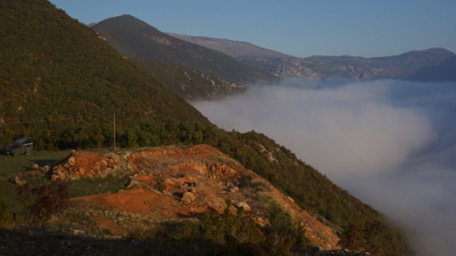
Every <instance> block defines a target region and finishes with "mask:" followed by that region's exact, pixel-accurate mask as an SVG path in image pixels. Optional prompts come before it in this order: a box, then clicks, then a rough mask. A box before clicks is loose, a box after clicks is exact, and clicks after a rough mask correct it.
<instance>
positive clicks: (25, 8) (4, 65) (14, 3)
mask: <svg viewBox="0 0 456 256" xmlns="http://www.w3.org/2000/svg"><path fill="white" fill-rule="evenodd" d="M0 20H1V22H0V38H1V40H0V49H7V50H4V51H2V52H1V54H0V95H2V97H1V98H0V144H2V145H5V144H8V143H11V142H12V141H13V139H15V138H17V137H21V136H25V135H27V136H31V137H33V138H34V140H35V144H36V146H37V148H38V149H47V150H50V149H69V148H99V147H110V146H112V141H113V136H114V135H113V127H112V117H113V115H112V114H113V112H114V111H115V113H116V124H117V129H116V135H115V136H116V139H117V145H118V146H120V147H127V148H132V147H140V146H160V145H170V144H184V145H185V144H200V143H206V144H209V145H212V146H214V147H216V148H218V149H220V150H221V151H223V152H224V153H226V154H228V155H229V156H231V157H232V158H234V159H236V160H237V161H239V162H240V163H241V164H242V165H244V166H245V167H246V168H249V169H252V170H253V171H255V172H256V173H258V174H259V175H261V176H263V177H265V178H266V179H268V180H269V181H270V182H271V183H272V184H273V185H274V186H276V187H278V188H279V189H281V190H283V191H284V192H286V193H287V194H288V195H290V196H291V197H293V198H294V199H295V201H296V202H297V203H298V204H299V205H300V206H301V207H302V208H303V209H306V210H308V211H309V212H311V213H313V214H314V215H316V216H320V218H321V219H322V220H324V219H326V220H328V221H330V222H331V223H333V224H334V225H335V227H336V228H340V229H341V230H342V232H343V231H345V233H343V237H344V240H343V243H344V244H345V245H347V246H350V247H356V248H357V249H363V250H372V251H375V252H378V254H377V255H404V254H408V250H407V248H406V246H405V243H404V241H403V240H402V239H401V237H400V235H399V234H398V231H397V230H395V229H392V228H390V226H389V225H388V223H387V222H386V221H385V220H384V219H383V217H382V216H381V215H380V214H379V213H378V212H376V211H375V210H373V209H372V208H371V207H369V206H367V205H365V204H363V203H362V202H360V201H359V200H357V199H356V198H354V197H352V196H351V195H350V194H349V193H348V192H346V191H344V190H342V189H340V188H339V187H337V186H336V185H335V184H333V183H332V182H331V181H330V180H329V179H327V178H326V177H325V176H323V175H321V174H320V173H319V172H318V171H317V170H316V169H314V168H312V167H311V166H309V165H307V164H305V163H304V162H302V161H300V160H298V159H297V158H296V156H295V155H294V154H293V153H291V152H290V151H289V150H287V149H286V148H284V147H282V146H280V145H277V144H276V143H275V142H274V141H273V140H271V139H269V138H268V137H266V136H264V135H262V134H258V133H256V132H249V133H245V134H241V133H238V132H226V131H223V130H221V129H218V128H217V127H215V126H214V125H212V124H210V123H209V121H208V120H207V119H206V118H204V117H203V116H202V115H201V114H200V113H199V112H197V111H196V110H195V109H194V108H193V107H192V106H190V105H189V104H187V103H186V102H185V101H184V100H183V99H181V98H180V97H178V96H176V95H174V94H173V93H171V92H170V91H169V90H168V89H167V88H166V87H164V86H162V85H160V84H159V83H158V82H156V80H154V79H153V78H152V77H151V76H149V75H147V74H144V73H143V72H141V71H140V70H139V69H138V68H137V67H136V66H135V65H134V64H133V63H131V62H130V61H128V60H126V59H124V58H123V57H122V56H121V55H120V54H119V53H117V52H116V51H115V50H114V49H112V48H111V47H110V46H109V45H108V44H107V43H106V42H105V41H104V40H102V39H100V38H99V37H98V35H97V34H96V33H95V32H94V31H92V30H91V29H90V28H87V27H85V26H83V25H81V24H80V23H78V22H77V21H75V20H72V19H70V18H68V17H67V15H66V14H65V13H64V12H63V11H59V10H57V9H56V8H55V7H53V6H52V5H51V4H49V3H48V2H47V1H45V0H0ZM200 54H203V52H200ZM221 68H222V67H221V66H220V67H219V66H217V67H216V68H215V70H218V69H221ZM227 70H231V69H230V68H227ZM233 74H235V72H234V71H233ZM2 145H0V146H2ZM264 149H265V150H267V151H268V152H269V153H271V154H272V155H273V156H274V158H275V159H277V161H271V159H270V155H269V154H268V152H264ZM21 159H24V162H23V163H21V164H18V165H16V166H17V168H21V169H22V168H24V167H27V166H30V162H28V161H30V160H27V158H21ZM43 159H45V160H47V159H49V160H51V158H43ZM3 160H4V159H2V160H1V161H0V165H2V166H0V168H1V169H0V170H1V172H2V175H6V176H3V177H2V178H3V179H2V182H1V183H2V186H0V192H1V193H2V197H3V198H4V197H5V194H6V195H11V194H8V193H10V192H11V191H14V189H15V185H13V184H11V183H9V182H7V181H6V178H7V177H8V176H9V175H11V174H13V169H14V168H16V167H15V165H9V166H8V162H5V161H3ZM27 163H28V164H27ZM2 167H5V169H3V168H2ZM20 174H21V175H19V176H20V177H21V178H23V179H25V180H26V181H28V182H29V183H30V184H31V186H32V187H39V186H45V185H47V182H48V181H45V180H44V179H40V180H37V177H39V175H36V174H35V173H34V172H22V173H20ZM120 180H122V179H120ZM108 183H110V180H109V177H108V178H107V179H106V180H103V181H100V184H101V187H100V189H94V190H93V191H91V193H97V191H109V190H111V189H114V190H115V189H116V187H117V185H115V184H114V185H113V186H114V187H110V186H111V185H108ZM74 185H77V186H78V187H91V185H92V181H90V180H81V181H79V183H78V182H76V183H74ZM69 191H70V193H71V194H73V195H82V194H84V192H83V191H82V190H79V189H78V188H70V190H69ZM12 200H14V199H13V198H12V197H10V198H7V199H6V200H0V202H1V201H3V202H1V203H0V208H2V209H13V208H11V207H10V206H11V205H12V203H13V201H12ZM4 212H6V211H4ZM279 212H280V211H279ZM7 216H9V215H6V217H5V216H3V215H0V219H4V220H5V223H9V220H8V217H7ZM278 216H281V215H280V214H279V215H278ZM279 219H283V220H286V218H279ZM168 241H171V242H172V241H174V240H173V239H171V240H168Z"/></svg>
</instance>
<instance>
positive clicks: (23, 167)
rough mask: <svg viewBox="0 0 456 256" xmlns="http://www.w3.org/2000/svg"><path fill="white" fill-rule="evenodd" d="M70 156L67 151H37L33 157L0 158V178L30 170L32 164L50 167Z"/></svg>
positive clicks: (2, 156) (3, 156)
mask: <svg viewBox="0 0 456 256" xmlns="http://www.w3.org/2000/svg"><path fill="white" fill-rule="evenodd" d="M69 154H70V151H69V150H63V151H37V152H35V154H33V155H29V156H27V155H23V156H16V157H11V156H5V155H1V156H0V176H3V177H9V176H11V175H14V174H17V173H19V172H24V171H28V170H30V168H31V166H32V164H38V165H39V166H40V167H43V166H45V165H52V164H54V163H55V162H57V161H59V160H61V159H63V158H64V157H66V156H68V155H69Z"/></svg>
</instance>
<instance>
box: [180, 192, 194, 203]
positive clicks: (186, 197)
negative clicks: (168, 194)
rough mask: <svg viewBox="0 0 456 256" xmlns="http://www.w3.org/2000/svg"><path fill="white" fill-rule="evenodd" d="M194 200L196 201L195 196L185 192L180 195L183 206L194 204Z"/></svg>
mask: <svg viewBox="0 0 456 256" xmlns="http://www.w3.org/2000/svg"><path fill="white" fill-rule="evenodd" d="M195 200H196V195H195V194H193V193H192V192H188V191H187V192H185V193H184V194H183V195H182V199H181V202H183V203H184V204H191V203H193V202H195Z"/></svg>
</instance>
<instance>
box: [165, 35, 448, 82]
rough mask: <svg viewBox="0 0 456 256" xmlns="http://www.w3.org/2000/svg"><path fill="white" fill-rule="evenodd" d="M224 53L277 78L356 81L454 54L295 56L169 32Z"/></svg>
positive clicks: (405, 72)
mask: <svg viewBox="0 0 456 256" xmlns="http://www.w3.org/2000/svg"><path fill="white" fill-rule="evenodd" d="M172 35H173V36H176V37H178V38H181V39H183V40H187V41H189V42H193V43H196V44H199V45H202V46H205V47H208V48H211V49H214V50H218V51H221V52H223V53H225V54H228V55H230V56H232V57H234V58H236V59H238V60H239V61H241V62H242V63H245V64H249V65H252V66H254V67H257V68H259V69H262V70H265V71H267V72H270V73H271V74H273V75H275V76H277V77H295V76H306V77H309V78H328V77H338V78H349V79H356V80H374V79H408V78H409V77H410V76H412V75H413V74H414V73H415V72H417V71H418V70H420V69H422V68H426V67H430V66H435V65H437V64H439V63H440V62H442V61H444V60H446V59H447V58H449V57H452V56H454V53H452V52H450V51H448V50H445V49H442V48H432V49H428V50H423V51H410V52H407V53H404V54H401V55H396V56H388V57H374V58H363V57H353V56H311V57H307V58H298V57H293V56H288V55H285V54H281V53H277V52H274V51H271V50H266V49H263V48H261V47H258V46H254V45H251V44H249V43H244V42H237V41H231V40H226V39H218V38H208V37H194V36H186V35H176V34H172Z"/></svg>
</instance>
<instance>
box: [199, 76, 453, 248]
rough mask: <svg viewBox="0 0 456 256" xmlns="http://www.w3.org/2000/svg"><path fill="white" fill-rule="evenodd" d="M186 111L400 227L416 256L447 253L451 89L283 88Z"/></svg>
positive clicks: (373, 85) (392, 84) (297, 83)
mask: <svg viewBox="0 0 456 256" xmlns="http://www.w3.org/2000/svg"><path fill="white" fill-rule="evenodd" d="M194 106H195V107H196V108H198V109H199V110H200V111H201V112H202V113H203V114H204V115H206V116H207V117H208V118H209V119H210V120H211V121H213V122H214V123H215V124H217V125H219V126H220V127H222V128H224V129H226V130H232V129H236V130H238V131H242V132H245V131H250V130H255V131H258V132H262V133H265V134H267V135H268V136H270V137H272V138H273V139H274V140H276V141H277V142H278V143H279V144H282V145H284V146H286V147H287V148H289V149H291V150H292V151H293V152H295V153H296V155H297V156H298V157H300V158H301V159H302V160H303V161H305V162H307V163H309V164H311V165H313V166H314V167H316V168H317V169H318V170H320V171H321V172H322V173H324V174H326V175H328V176H329V177H330V178H331V179H332V180H333V181H335V182H336V183H337V184H339V185H341V186H342V187H344V188H346V189H348V190H349V191H350V192H351V193H353V194H354V195H355V196H357V197H359V198H361V199H362V200H364V201H366V202H367V203H369V204H371V205H373V206H374V207H375V208H377V209H379V210H381V211H382V212H384V213H385V214H387V215H388V216H390V217H391V218H392V219H393V220H394V221H397V222H398V223H399V224H400V225H402V226H404V227H406V228H407V231H408V232H409V235H410V238H411V239H412V240H413V243H414V244H415V246H416V247H417V249H418V250H419V251H420V252H422V253H427V254H430V255H452V254H453V253H452V252H451V249H452V247H453V243H454V242H456V241H455V239H454V238H453V237H454V235H455V233H456V231H455V230H456V218H454V216H456V199H454V198H453V195H455V194H456V193H455V192H456V189H455V188H454V186H453V184H455V182H456V170H455V169H456V165H455V164H456V158H455V157H454V156H456V132H455V131H456V129H455V128H456V118H455V117H456V84H454V83H453V84H451V83H438V84H424V83H411V82H399V81H392V80H384V81H374V82H355V81H347V80H330V81H306V80H303V79H290V80H286V81H284V82H282V83H281V84H279V85H276V86H252V88H251V89H249V90H248V91H247V92H246V93H245V94H243V95H240V96H236V97H230V98H227V99H225V100H222V101H217V102H196V103H194Z"/></svg>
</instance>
